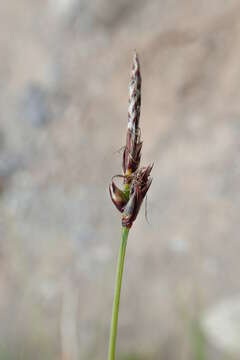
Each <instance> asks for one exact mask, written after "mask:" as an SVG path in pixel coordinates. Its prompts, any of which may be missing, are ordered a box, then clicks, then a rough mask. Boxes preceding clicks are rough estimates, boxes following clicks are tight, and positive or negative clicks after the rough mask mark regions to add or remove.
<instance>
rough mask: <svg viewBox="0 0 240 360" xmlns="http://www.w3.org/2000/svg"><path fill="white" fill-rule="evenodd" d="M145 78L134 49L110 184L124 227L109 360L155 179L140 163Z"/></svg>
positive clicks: (150, 166) (113, 352) (112, 355)
mask: <svg viewBox="0 0 240 360" xmlns="http://www.w3.org/2000/svg"><path fill="white" fill-rule="evenodd" d="M141 82H142V80H141V73H140V64H139V59H138V56H137V53H136V52H134V55H133V65H132V71H131V77H130V83H129V103H128V126H127V136H126V145H125V147H124V151H123V160H122V172H123V173H122V175H115V176H113V178H112V181H111V184H110V186H109V192H110V196H111V199H112V201H113V203H114V205H115V206H116V208H117V209H118V210H119V211H120V213H121V214H122V231H121V242H120V249H119V255H118V261H117V270H116V280H115V290H114V298H113V308H112V320H111V327H110V337H109V349H108V360H115V352H116V338H117V326H118V313H119V303H120V293H121V284H122V274H123V268H124V259H125V253H126V246H127V239H128V235H129V231H130V229H131V227H132V224H133V222H134V221H135V220H136V218H137V215H138V213H139V210H140V207H141V204H142V202H143V200H144V198H145V196H146V194H147V191H148V189H149V187H150V185H151V183H152V178H150V173H151V170H152V167H153V165H148V166H146V167H140V161H141V150H142V144H143V142H142V140H141V130H140V127H139V119H140V108H141ZM117 177H118V178H121V179H122V181H123V184H122V189H120V188H119V187H118V186H117V185H116V182H115V179H116V178H117Z"/></svg>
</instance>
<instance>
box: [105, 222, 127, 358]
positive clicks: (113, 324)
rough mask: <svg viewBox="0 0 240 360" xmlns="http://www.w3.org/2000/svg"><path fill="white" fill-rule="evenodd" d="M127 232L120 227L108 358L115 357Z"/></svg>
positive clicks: (124, 228)
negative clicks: (120, 235) (120, 234)
mask: <svg viewBox="0 0 240 360" xmlns="http://www.w3.org/2000/svg"><path fill="white" fill-rule="evenodd" d="M128 232H129V229H128V228H126V227H124V226H123V227H122V237H121V245H120V249H119V254H118V262H117V273H116V280H115V290H114V298H113V308H112V320H111V328H110V337H109V348H108V360H114V359H115V347H116V338H117V324H118V312H119V303H120V293H121V285H122V274H123V267H124V258H125V253H126V246H127V238H128Z"/></svg>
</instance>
